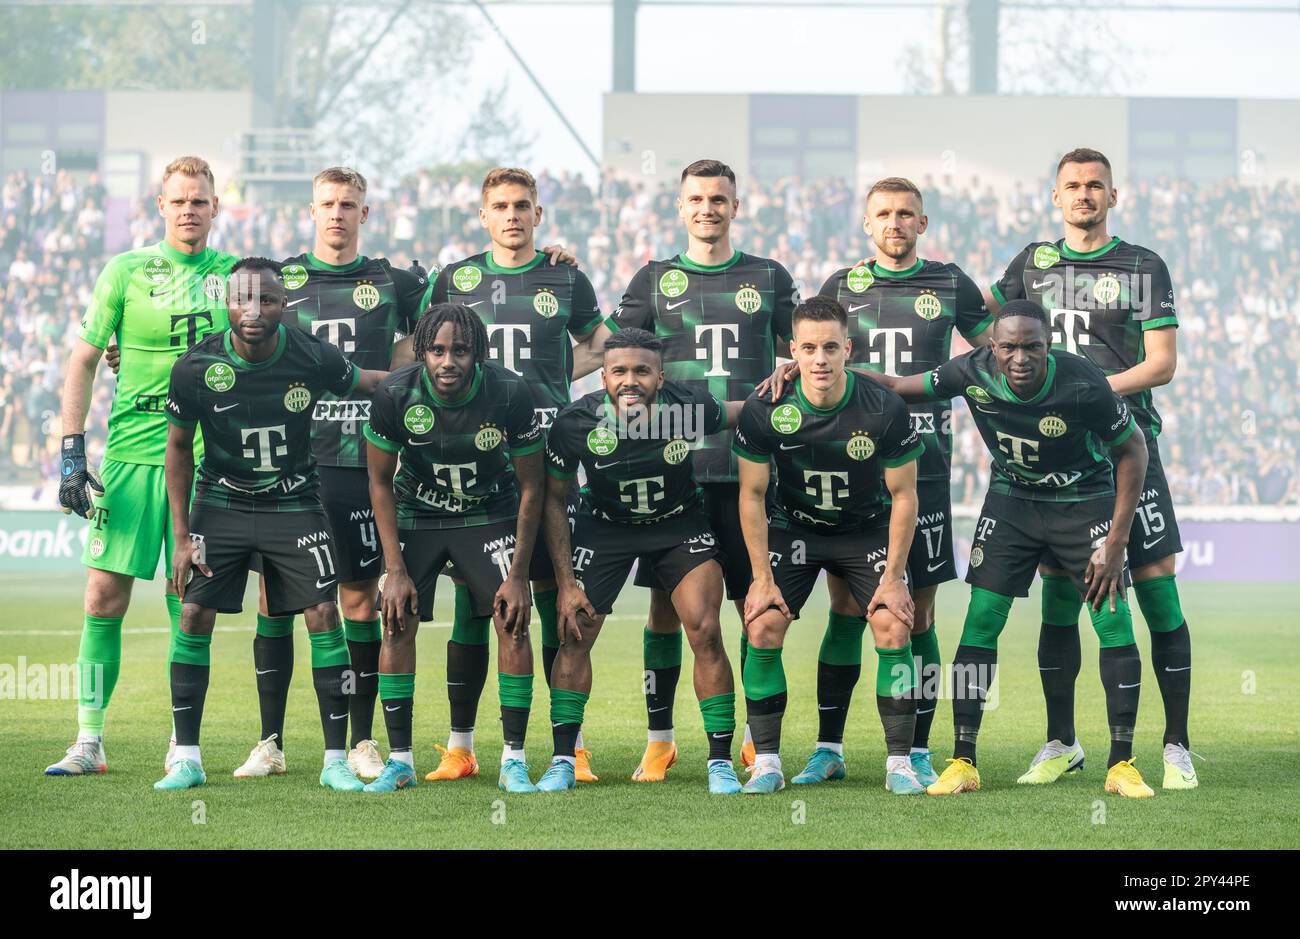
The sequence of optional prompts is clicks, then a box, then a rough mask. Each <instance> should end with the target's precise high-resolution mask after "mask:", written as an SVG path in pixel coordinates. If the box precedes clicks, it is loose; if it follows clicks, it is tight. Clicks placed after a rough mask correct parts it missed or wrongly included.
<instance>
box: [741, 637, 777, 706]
mask: <svg viewBox="0 0 1300 939" xmlns="http://www.w3.org/2000/svg"><path fill="white" fill-rule="evenodd" d="M741 678H742V681H743V683H744V686H745V697H746V698H748V699H750V700H751V701H761V700H762V699H764V698H770V697H772V696H773V695H778V694H784V693H785V688H786V685H785V668H784V667H783V666H782V664H781V649H779V648H777V649H760V648H758V647H757V646H750V647H749V654H748V655H746V656H745V667H744V670H743V672H742V674H741Z"/></svg>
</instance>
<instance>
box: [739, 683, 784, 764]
mask: <svg viewBox="0 0 1300 939" xmlns="http://www.w3.org/2000/svg"><path fill="white" fill-rule="evenodd" d="M787 697H788V695H787V694H786V692H784V691H782V692H781V693H780V694H774V695H771V696H770V697H767V698H759V699H758V700H757V701H755V700H754V699H753V698H746V699H745V710H746V711H747V712H748V713H749V733H750V736H751V737H753V738H754V752H755V753H773V754H779V753H780V752H781V718H783V717H784V716H785V704H786V699H787Z"/></svg>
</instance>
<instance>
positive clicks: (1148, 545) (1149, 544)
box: [1142, 535, 1168, 551]
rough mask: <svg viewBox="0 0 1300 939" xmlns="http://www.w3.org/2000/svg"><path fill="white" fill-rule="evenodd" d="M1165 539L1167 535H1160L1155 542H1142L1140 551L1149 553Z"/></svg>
mask: <svg viewBox="0 0 1300 939" xmlns="http://www.w3.org/2000/svg"><path fill="white" fill-rule="evenodd" d="M1167 537H1168V536H1167V535H1161V536H1160V537H1159V538H1157V539H1156V540H1155V541H1144V542H1142V550H1143V551H1150V550H1151V549H1152V548H1154V547H1155V546H1156V545H1158V544H1160V542H1162V541H1164V540H1165V538H1167Z"/></svg>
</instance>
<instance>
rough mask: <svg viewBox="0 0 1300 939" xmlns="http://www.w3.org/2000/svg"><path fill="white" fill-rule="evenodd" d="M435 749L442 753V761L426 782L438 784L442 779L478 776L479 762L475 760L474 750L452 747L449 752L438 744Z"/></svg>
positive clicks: (426, 778)
mask: <svg viewBox="0 0 1300 939" xmlns="http://www.w3.org/2000/svg"><path fill="white" fill-rule="evenodd" d="M433 748H434V749H435V750H439V751H441V752H442V761H441V762H440V763H439V764H438V768H437V769H435V770H434V771H433V772H432V773H429V774H428V775H427V776H425V777H424V780H425V782H438V781H439V780H442V779H464V778H465V777H466V776H477V775H478V760H477V759H476V758H475V756H474V751H473V750H466V749H465V748H464V747H452V748H451V749H450V750H448V749H447V748H446V747H440V746H438V744H436V743H435V744H434V745H433Z"/></svg>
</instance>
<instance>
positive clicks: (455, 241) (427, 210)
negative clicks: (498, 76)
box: [0, 171, 1300, 506]
mask: <svg viewBox="0 0 1300 939" xmlns="http://www.w3.org/2000/svg"><path fill="white" fill-rule="evenodd" d="M917 182H918V184H919V185H920V187H921V189H922V191H923V192H924V194H925V200H926V202H925V210H926V214H927V215H928V216H929V218H930V228H929V230H928V231H927V232H926V234H925V235H923V236H922V239H921V242H920V246H919V249H920V253H921V256H922V257H926V258H933V259H936V260H950V261H955V262H956V263H957V264H959V265H960V266H961V267H962V268H963V269H965V271H966V272H967V273H968V274H970V276H971V277H972V278H974V280H975V281H976V283H978V284H981V285H987V284H990V283H992V282H994V281H995V280H996V279H997V278H998V277H999V276H1001V274H1002V270H1003V267H1004V266H1005V265H1006V263H1007V262H1008V261H1010V259H1011V258H1012V257H1013V256H1014V255H1015V254H1016V252H1017V251H1019V250H1020V249H1021V248H1022V247H1024V245H1025V244H1027V243H1028V242H1030V241H1034V240H1039V239H1042V240H1055V239H1056V238H1059V237H1060V232H1061V223H1060V221H1059V217H1058V213H1057V211H1056V210H1055V209H1053V207H1052V205H1051V202H1050V185H1049V183H1048V182H1047V181H1046V180H1043V181H1040V182H1039V183H1038V184H1037V185H1034V186H1032V187H1031V186H1027V185H1024V184H1019V183H1017V184H1016V185H1015V187H1014V188H1013V189H1012V190H1011V191H1009V192H1005V191H1004V192H996V191H994V189H993V187H992V186H990V185H988V184H985V183H981V182H980V181H979V180H978V179H971V180H969V181H968V182H966V183H960V182H957V181H954V180H952V179H948V178H945V179H938V180H936V179H932V178H929V177H925V178H922V179H919V180H917ZM538 189H539V200H540V203H541V204H542V206H543V207H544V208H545V211H546V213H547V214H546V217H545V218H544V220H543V224H542V226H541V227H540V228H539V230H538V239H539V243H545V244H554V243H562V244H565V245H567V246H569V247H570V248H571V249H573V250H574V251H575V253H576V254H577V255H578V256H579V258H580V259H581V264H582V266H583V268H584V269H585V270H586V271H587V272H588V273H589V275H590V277H591V281H592V283H593V285H594V286H595V288H596V291H597V296H598V297H599V299H600V302H601V308H602V309H603V310H605V311H606V312H609V311H612V310H613V308H614V307H615V306H616V305H617V303H618V300H619V296H620V294H621V291H622V289H623V287H624V286H625V285H626V284H627V283H628V281H629V280H631V278H632V275H633V273H635V271H636V270H637V269H638V268H639V267H641V266H642V265H643V264H644V263H645V262H646V261H647V260H648V259H651V258H661V257H669V256H671V255H673V254H675V253H676V252H677V251H679V250H681V249H682V247H683V246H684V244H685V238H684V235H683V234H682V231H681V227H680V222H679V220H678V218H677V213H676V209H675V205H674V195H675V190H674V189H672V188H671V187H657V186H652V185H650V184H648V183H646V182H641V181H631V180H627V179H622V178H619V177H617V176H615V175H614V174H613V173H610V172H606V173H605V174H604V175H603V176H602V177H601V178H600V180H599V181H598V183H597V184H596V185H595V186H594V187H593V186H592V185H591V184H590V183H588V182H587V181H586V180H584V179H583V178H582V177H581V176H578V175H568V174H566V175H559V176H557V175H552V174H549V173H547V172H542V173H541V174H540V175H539V176H538ZM369 195H370V198H369V202H370V205H371V212H370V218H369V222H368V223H367V226H366V228H365V229H364V230H363V233H362V245H361V246H362V252H363V253H367V254H372V255H380V254H382V255H386V256H387V257H389V258H391V259H392V260H393V261H394V263H396V264H401V265H403V266H405V265H407V264H409V263H410V261H411V260H412V259H419V260H420V261H421V263H423V264H424V265H425V266H426V267H429V266H431V264H435V263H436V264H437V265H443V264H446V263H449V262H451V261H454V260H458V259H460V258H462V257H465V256H467V255H469V254H472V253H475V252H477V251H481V250H483V247H484V245H485V244H486V241H487V239H486V237H485V236H484V233H483V231H482V229H481V228H480V226H479V222H478V216H477V212H476V208H477V204H478V199H479V181H478V180H477V179H473V178H471V177H469V176H458V177H455V178H453V177H447V176H438V175H435V174H434V173H431V172H427V171H426V172H421V173H420V174H418V175H416V176H414V177H412V178H410V179H407V180H404V181H403V183H402V184H401V185H399V186H396V187H390V188H387V189H380V188H378V187H376V188H374V189H372V191H371V193H370V194H369ZM106 197H107V192H106V190H105V187H104V186H103V184H102V183H101V181H100V179H99V176H98V174H96V173H91V174H89V175H88V177H86V178H84V179H78V178H76V177H74V176H73V175H71V174H69V173H68V172H66V171H60V172H59V173H57V174H56V175H54V176H39V175H38V176H28V174H26V173H23V172H17V173H11V174H9V176H8V177H7V178H6V179H5V181H4V186H3V190H2V191H0V201H2V203H3V204H2V205H0V296H3V302H2V303H0V470H3V472H4V474H5V477H6V481H7V482H9V483H21V484H27V483H32V484H34V485H33V491H34V493H40V492H41V491H42V489H44V488H45V487H44V486H43V485H42V482H43V481H48V480H52V479H56V478H57V475H58V473H57V460H56V456H57V447H58V441H59V436H60V429H59V427H58V422H59V417H58V414H59V397H60V391H61V388H62V381H63V367H64V362H65V360H66V358H67V354H68V350H69V348H70V346H71V343H72V341H73V338H74V337H75V335H76V328H77V323H78V322H79V320H80V318H81V316H82V313H83V312H84V310H85V308H86V305H87V303H88V302H89V300H90V297H91V292H92V290H93V287H94V283H95V277H96V275H97V274H98V273H99V270H100V269H101V267H102V266H103V264H104V263H105V262H106V261H107V260H108V258H109V257H110V256H111V254H113V253H115V252H116V251H119V250H123V249H124V248H126V247H138V246H141V245H146V244H151V243H154V242H156V241H158V240H159V239H160V238H161V237H162V233H163V225H162V219H161V218H160V217H159V216H158V214H157V211H156V209H155V207H154V198H153V194H149V195H148V196H146V197H145V198H143V199H141V200H140V201H139V202H138V203H136V204H135V205H134V206H132V208H131V210H130V213H129V218H128V221H127V231H128V232H129V244H128V245H122V244H114V245H113V246H112V248H113V250H112V251H109V250H106V249H105V231H106V219H105V208H106ZM222 197H223V201H222V207H221V208H222V211H221V213H220V214H219V215H218V218H217V221H216V223H215V224H214V226H213V234H212V238H211V244H212V245H213V246H214V247H218V248H221V249H223V250H226V251H231V252H235V253H238V254H243V255H263V256H267V257H273V258H283V257H288V256H290V255H294V254H300V253H302V252H304V251H307V250H309V249H310V248H311V245H312V241H313V235H314V229H313V226H312V222H311V220H310V218H309V217H308V214H307V212H306V208H305V203H306V201H307V200H306V199H305V198H304V200H303V205H302V206H298V205H293V206H270V205H261V204H258V205H253V204H248V203H244V202H243V201H242V199H241V196H240V192H239V190H238V187H237V185H234V184H232V185H231V186H230V187H229V188H227V189H226V190H225V191H224V192H223V193H222ZM740 197H741V200H742V203H741V215H740V217H739V218H738V219H737V220H736V223H735V224H734V225H733V229H732V231H733V240H734V242H735V243H736V244H738V245H740V246H741V249H742V250H744V251H746V252H749V253H751V254H758V255H766V256H769V257H774V258H776V259H777V260H779V261H781V262H782V263H784V264H785V265H786V267H788V268H789V270H790V272H791V273H792V274H793V275H794V277H795V280H796V282H797V283H798V284H799V285H800V288H801V291H802V292H803V293H804V294H805V295H808V294H810V293H813V292H816V291H817V290H818V289H819V288H820V286H821V284H822V283H823V281H824V280H825V279H826V278H827V277H828V276H829V275H830V274H831V273H832V272H834V271H835V270H836V269H837V268H839V267H842V266H845V265H847V264H852V263H854V262H855V261H857V260H859V259H861V258H862V257H864V256H867V255H869V254H870V253H871V246H870V243H869V241H868V239H867V237H866V236H865V235H864V234H863V233H862V231H861V206H860V200H859V198H858V197H857V196H855V194H854V192H853V190H852V188H851V187H850V186H849V185H848V184H846V183H844V182H842V181H838V180H823V181H817V182H802V181H800V180H798V179H794V178H788V179H782V180H778V181H777V182H776V183H775V184H773V185H762V186H761V185H759V184H758V183H756V182H754V181H743V182H742V185H741V187H740ZM1110 228H1111V230H1112V231H1113V232H1116V233H1118V234H1119V235H1120V237H1122V238H1124V239H1125V240H1126V241H1130V242H1134V243H1137V244H1141V245H1145V246H1146V247H1149V248H1151V249H1153V250H1155V251H1157V252H1158V253H1159V254H1160V255H1161V256H1162V257H1163V258H1164V259H1165V261H1166V263H1167V264H1168V265H1169V269H1170V272H1171V274H1172V276H1173V281H1174V285H1175V290H1176V299H1177V308H1178V316H1179V320H1180V324H1181V325H1180V329H1179V340H1180V341H1179V363H1178V373H1177V376H1176V377H1175V379H1174V381H1173V383H1172V384H1170V385H1169V386H1167V387H1165V388H1161V389H1158V390H1157V391H1156V393H1155V394H1156V403H1157V407H1158V409H1159V411H1160V413H1161V415H1162V417H1163V418H1164V433H1163V435H1162V438H1161V452H1162V456H1163V462H1164V465H1165V469H1166V472H1167V474H1168V478H1169V483H1170V487H1171V489H1172V491H1173V496H1174V500H1175V501H1176V502H1178V503H1180V504H1200V505H1220V506H1222V505H1255V504H1259V505H1278V504H1300V459H1298V456H1297V445H1298V444H1300V409H1298V408H1297V382H1296V363H1297V362H1298V361H1300V185H1295V184H1290V185H1288V184H1278V185H1276V186H1274V187H1271V188H1261V187H1252V186H1247V185H1242V184H1240V183H1238V182H1236V181H1222V182H1217V183H1211V184H1195V183H1189V182H1183V181H1175V182H1163V181H1162V182H1158V183H1151V182H1141V183H1138V184H1137V185H1136V186H1135V187H1134V189H1133V190H1131V191H1121V193H1120V204H1119V208H1118V209H1117V210H1115V212H1114V213H1113V217H1112V220H1111V224H1110ZM958 345H959V346H960V345H961V344H960V340H958ZM954 351H961V350H960V349H954ZM112 387H113V385H112V381H111V379H107V378H106V376H105V375H104V374H103V373H101V377H100V380H99V381H97V383H96V386H95V393H94V399H93V401H92V407H91V418H90V421H89V422H88V425H87V438H88V441H89V443H90V447H91V454H92V459H93V460H95V459H97V458H98V454H97V452H96V451H97V450H99V451H102V447H103V441H104V436H105V427H104V424H105V421H106V419H107V416H108V412H109V405H110V400H111V395H112ZM959 406H960V405H959ZM955 429H956V439H955V441H954V457H953V485H954V494H953V498H954V502H956V503H961V504H971V503H976V502H978V500H979V498H980V495H981V493H982V491H983V488H984V484H985V482H986V480H987V472H988V458H987V455H986V453H985V451H984V448H983V446H982V444H981V443H980V441H979V439H978V437H977V436H976V433H975V429H974V426H973V424H972V423H971V421H970V420H969V419H965V415H963V414H958V415H956V417H955ZM48 494H49V496H50V498H49V500H45V501H46V502H52V499H53V495H52V490H51V491H50V492H49V493H48Z"/></svg>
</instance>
